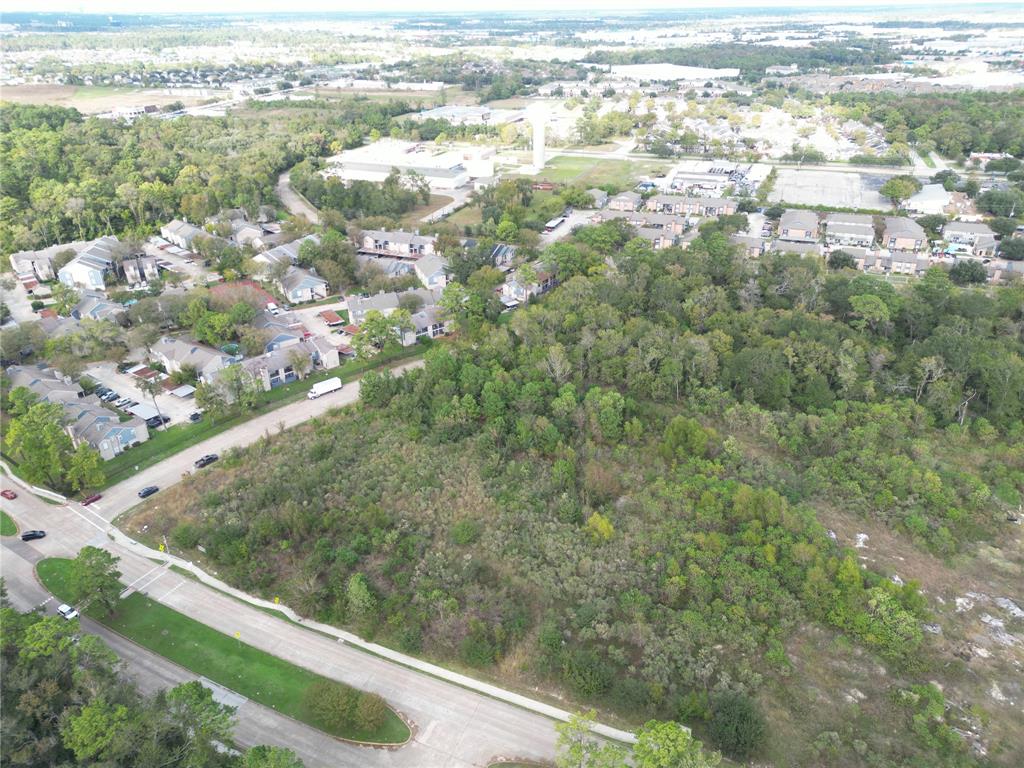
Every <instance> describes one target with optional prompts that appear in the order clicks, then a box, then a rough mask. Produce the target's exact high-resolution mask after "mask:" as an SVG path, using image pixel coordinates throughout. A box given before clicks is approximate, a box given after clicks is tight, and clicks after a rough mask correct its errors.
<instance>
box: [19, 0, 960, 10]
mask: <svg viewBox="0 0 1024 768" xmlns="http://www.w3.org/2000/svg"><path fill="white" fill-rule="evenodd" d="M972 4H973V3H972V2H971V0H958V1H957V0H761V1H760V2H757V0H696V1H695V2H694V1H690V2H687V0H635V1H632V2H631V1H629V0H490V1H489V2H487V3H481V2H480V0H433V2H424V1H423V0H375V1H374V2H373V3H372V5H370V4H367V3H365V2H353V0H340V2H339V0H293V2H289V3H287V4H282V3H281V2H280V0H149V2H147V3H144V4H140V3H139V2H138V0H88V1H86V2H83V1H82V0H35V1H33V0H4V3H3V5H4V6H6V9H7V10H10V11H14V10H18V11H39V12H46V11H61V12H72V13H274V12H277V13H280V12H282V11H287V12H292V13H294V12H318V11H319V12H331V13H338V12H344V11H346V10H352V11H355V12H361V13H365V12H367V11H368V10H371V9H372V10H373V11H381V12H393V11H397V12H405V11H410V12H415V11H419V12H421V13H423V12H426V13H431V12H434V13H436V12H438V11H452V12H465V11H469V12H480V11H481V10H487V11H502V10H513V11H538V10H543V11H548V12H551V11H554V10H558V9H565V10H569V11H577V12H578V11H585V10H623V9H628V10H634V11H635V10H644V9H672V10H676V9H685V8H729V7H735V8H742V7H748V8H749V7H759V8H773V7H790V8H791V7H794V6H799V7H808V8H842V7H859V6H870V5H889V6H893V5H897V6H906V5H917V6H929V5H930V6H936V5H941V6H956V7H957V8H958V9H960V10H966V9H968V8H969V7H970V6H971V5H972Z"/></svg>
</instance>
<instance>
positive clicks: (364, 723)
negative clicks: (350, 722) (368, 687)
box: [356, 693, 388, 731]
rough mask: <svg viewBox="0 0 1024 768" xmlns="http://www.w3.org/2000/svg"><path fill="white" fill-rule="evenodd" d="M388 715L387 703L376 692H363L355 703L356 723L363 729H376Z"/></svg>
mask: <svg viewBox="0 0 1024 768" xmlns="http://www.w3.org/2000/svg"><path fill="white" fill-rule="evenodd" d="M387 717H388V705H387V702H385V701H384V699H382V698H381V697H380V696H378V695H377V694H376V693H364V694H363V695H362V696H360V697H359V703H358V704H357V705H356V724H357V725H358V726H359V727H360V728H362V729H363V730H364V731H377V730H380V728H381V726H383V725H384V721H385V720H387Z"/></svg>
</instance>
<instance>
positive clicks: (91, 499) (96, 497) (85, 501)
mask: <svg viewBox="0 0 1024 768" xmlns="http://www.w3.org/2000/svg"><path fill="white" fill-rule="evenodd" d="M102 498H103V494H102V493H94V494H93V495H92V496H86V497H85V498H84V499H82V506H83V507H86V506H88V505H90V504H92V503H93V502H94V501H99V500H100V499H102Z"/></svg>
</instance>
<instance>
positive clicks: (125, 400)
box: [114, 397, 132, 408]
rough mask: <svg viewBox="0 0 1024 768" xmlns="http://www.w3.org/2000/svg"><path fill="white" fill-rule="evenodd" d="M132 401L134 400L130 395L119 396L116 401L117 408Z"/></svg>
mask: <svg viewBox="0 0 1024 768" xmlns="http://www.w3.org/2000/svg"><path fill="white" fill-rule="evenodd" d="M131 401H132V399H131V398H130V397H121V398H118V399H117V400H115V401H114V405H115V406H116V407H117V408H124V407H125V406H126V405H128V403H130V402H131Z"/></svg>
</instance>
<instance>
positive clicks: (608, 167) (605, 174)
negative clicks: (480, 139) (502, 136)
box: [537, 155, 669, 189]
mask: <svg viewBox="0 0 1024 768" xmlns="http://www.w3.org/2000/svg"><path fill="white" fill-rule="evenodd" d="M668 167H669V163H667V162H665V161H661V160H600V159H597V158H593V157H576V156H574V155H560V156H558V157H554V158H552V159H551V160H549V161H548V163H547V165H546V166H545V168H544V171H543V172H542V173H540V174H538V175H537V178H538V179H546V180H547V181H553V182H555V183H558V184H575V185H578V186H583V187H593V186H597V185H599V184H614V185H615V186H617V187H619V188H621V189H629V188H631V187H632V186H633V185H634V184H636V182H637V180H638V179H639V178H640V177H641V176H646V175H650V174H652V173H657V172H659V171H665V170H667V169H668Z"/></svg>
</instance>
